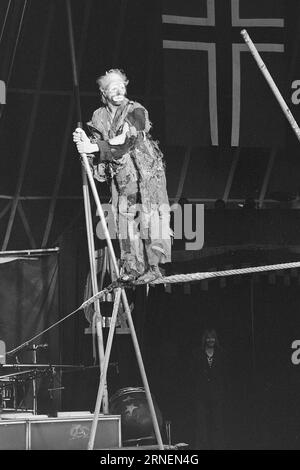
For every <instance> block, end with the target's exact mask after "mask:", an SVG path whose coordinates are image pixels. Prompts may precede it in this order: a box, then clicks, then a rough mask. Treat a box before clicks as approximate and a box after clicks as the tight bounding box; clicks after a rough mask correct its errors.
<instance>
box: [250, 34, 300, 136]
mask: <svg viewBox="0 0 300 470" xmlns="http://www.w3.org/2000/svg"><path fill="white" fill-rule="evenodd" d="M241 35H242V36H243V39H244V41H245V43H246V44H247V46H248V47H249V49H250V52H251V54H252V55H253V57H254V59H255V61H256V63H257V65H258V67H259V69H260V71H261V73H262V74H263V76H264V77H265V79H266V80H267V82H268V85H269V86H270V88H271V90H272V91H273V93H274V95H275V98H276V99H277V101H278V103H279V105H280V107H281V109H282V111H283V112H284V114H285V117H286V118H287V120H288V121H289V123H290V125H291V127H292V129H293V131H294V132H295V134H296V136H297V139H298V140H300V129H299V126H298V124H297V122H296V120H295V118H294V116H293V115H292V113H291V110H290V109H289V107H288V105H287V104H286V102H285V101H284V99H283V97H282V95H281V93H280V91H279V89H278V87H277V85H276V83H275V82H274V80H273V78H272V77H271V74H270V73H269V71H268V69H267V67H266V65H265V63H264V61H263V60H262V58H261V56H260V55H259V53H258V51H257V49H256V47H255V45H254V44H253V42H252V41H251V39H250V36H249V34H248V33H247V31H246V29H243V30H242V31H241Z"/></svg>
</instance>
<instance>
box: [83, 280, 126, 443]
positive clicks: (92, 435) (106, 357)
mask: <svg viewBox="0 0 300 470" xmlns="http://www.w3.org/2000/svg"><path fill="white" fill-rule="evenodd" d="M120 300H121V289H120V288H119V289H117V290H116V296H115V300H114V308H113V312H112V316H111V323H110V328H109V333H108V338H107V343H106V349H105V355H104V361H103V368H102V371H101V375H100V384H99V388H98V394H97V400H96V406H95V411H94V419H93V422H92V426H91V433H90V437H89V442H88V450H93V448H94V442H95V437H96V432H97V424H98V417H99V413H100V407H101V402H102V398H103V393H104V387H105V381H106V375H107V369H108V365H109V358H110V353H111V347H112V342H113V338H114V332H115V327H116V322H117V316H118V311H119V305H120Z"/></svg>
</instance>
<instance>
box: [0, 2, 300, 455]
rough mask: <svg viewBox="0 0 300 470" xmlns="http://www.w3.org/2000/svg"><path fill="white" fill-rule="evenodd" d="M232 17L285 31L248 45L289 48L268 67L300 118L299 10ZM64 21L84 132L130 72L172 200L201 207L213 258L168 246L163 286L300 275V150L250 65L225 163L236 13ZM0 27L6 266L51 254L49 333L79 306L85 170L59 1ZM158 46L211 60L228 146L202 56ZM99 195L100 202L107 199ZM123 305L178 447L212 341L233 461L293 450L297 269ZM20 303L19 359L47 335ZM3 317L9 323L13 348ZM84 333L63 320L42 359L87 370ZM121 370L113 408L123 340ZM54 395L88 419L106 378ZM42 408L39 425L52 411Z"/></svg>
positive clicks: (191, 7) (150, 7) (139, 13)
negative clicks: (208, 332) (254, 271)
mask: <svg viewBox="0 0 300 470" xmlns="http://www.w3.org/2000/svg"><path fill="white" fill-rule="evenodd" d="M239 4H240V16H241V17H244V18H248V17H249V16H252V17H254V18H255V17H261V18H263V17H264V18H269V17H270V18H284V27H283V28H262V27H258V26H253V27H251V28H249V33H250V34H251V37H252V39H253V41H254V42H259V43H272V44H273V43H274V44H283V45H284V53H283V54H280V58H279V57H278V56H277V55H276V54H265V55H263V58H264V60H265V61H266V65H267V66H268V68H269V70H270V73H271V74H272V75H273V78H274V80H275V81H276V83H277V84H278V86H279V87H280V91H281V92H282V95H283V97H284V98H285V100H286V102H287V105H288V106H289V107H290V109H291V111H292V113H293V114H294V116H295V118H296V119H298V120H299V118H300V115H299V110H298V105H297V104H294V103H293V102H292V101H291V93H292V88H291V87H292V82H293V81H294V80H297V79H299V73H298V63H299V48H298V44H299V19H300V10H299V2H298V1H296V0H289V1H288V2H286V1H283V0H282V1H281V0H274V1H272V0H264V1H262V0H259V1H258V0H257V1H251V2H249V1H247V0H246V1H245V0H241V1H240V2H239ZM71 7H72V15H73V24H74V34H75V47H76V55H77V63H78V72H79V85H80V92H81V94H80V97H81V108H82V115H83V121H84V122H86V121H88V120H89V119H90V117H91V114H92V112H93V110H94V109H96V108H97V107H98V106H99V105H100V100H99V95H98V93H97V89H96V85H95V79H96V77H97V76H99V75H100V74H102V73H103V72H104V71H105V70H107V69H110V68H112V67H120V68H123V69H124V70H125V71H126V73H127V75H128V78H129V81H130V83H129V86H128V94H129V96H130V97H131V98H133V99H136V100H137V101H140V102H141V103H142V104H143V105H145V106H146V107H147V109H148V110H149V113H150V119H151V121H152V122H153V131H152V134H153V136H154V137H155V138H156V139H158V140H159V141H160V145H161V148H162V149H163V151H164V155H165V160H166V173H167V182H168V193H169V196H170V200H171V202H174V201H176V200H178V199H179V198H181V201H183V200H185V201H188V202H191V203H193V204H196V203H203V204H204V205H205V243H204V247H203V249H202V250H200V251H199V252H191V251H186V250H185V245H184V240H183V241H181V240H175V242H174V245H173V262H172V263H171V265H169V266H167V267H166V270H167V273H170V274H172V273H175V272H179V273H180V272H198V271H217V270H222V269H231V268H238V267H244V266H257V265H263V264H273V263H282V262H287V261H297V260H298V259H299V242H298V240H299V233H300V226H299V223H300V221H299V214H298V211H297V209H299V207H300V206H299V170H300V159H299V155H298V154H299V149H298V140H297V139H296V137H295V135H294V133H293V132H292V130H291V129H290V127H289V124H288V123H287V121H286V120H285V119H284V118H283V115H282V112H281V110H280V108H279V106H278V104H277V103H276V101H275V99H274V97H273V96H272V94H271V91H270V90H269V88H268V86H267V84H266V83H265V81H264V78H263V77H262V75H261V74H260V73H259V71H258V69H257V66H256V64H255V62H254V60H251V59H252V58H251V56H250V55H247V56H243V58H242V61H241V64H242V68H241V83H242V90H241V121H240V140H239V146H238V147H231V127H232V55H231V50H232V49H231V48H232V43H242V39H241V37H240V34H239V29H240V28H238V27H233V26H232V25H231V2H230V1H229V0H216V1H215V7H216V10H215V11H216V26H215V27H203V28H202V29H201V28H200V29H197V28H196V27H188V26H184V27H183V28H181V27H179V26H178V25H177V26H176V25H175V26H174V25H167V24H163V23H162V14H177V15H183V16H201V17H204V16H206V15H207V2H206V1H202V2H200V1H199V2H190V3H186V5H183V4H182V2H179V3H178V2H176V1H174V2H173V1H172V2H171V3H170V2H163V1H160V0H151V1H143V2H141V1H139V0H130V1H129V0H128V1H126V0H111V1H110V2H104V1H99V0H85V1H83V0H71ZM170 8H172V11H170ZM0 28H1V29H0V31H1V36H0V79H1V80H4V81H5V82H6V85H7V103H6V104H5V105H2V106H1V118H0V151H1V159H0V187H1V190H0V243H1V250H2V251H3V253H4V252H6V251H7V250H27V249H29V248H30V249H35V248H37V249H40V248H43V249H47V248H52V247H56V246H57V247H59V255H58V265H59V275H58V277H57V280H56V289H57V291H56V296H57V297H56V301H57V303H56V304H55V305H56V306H55V308H54V309H53V310H51V309H50V312H51V313H49V315H50V316H47V315H48V310H47V309H45V308H44V309H43V310H42V312H39V311H35V315H36V317H35V316H34V318H39V315H40V314H41V315H42V317H41V318H43V321H44V323H43V324H45V325H48V324H49V323H50V324H51V323H54V322H55V321H56V319H57V318H63V317H64V316H65V315H67V314H68V313H70V312H71V311H72V310H74V309H75V308H77V307H78V305H80V304H81V302H82V300H83V292H84V286H85V282H86V276H87V273H88V257H87V246H86V245H87V243H86V232H85V221H84V210H83V201H82V180H81V168H80V163H79V161H78V159H77V157H76V153H75V150H74V145H73V142H72V139H71V133H72V129H73V128H74V127H75V125H76V122H77V113H76V106H75V100H74V87H73V79H72V66H71V59H70V48H69V38H68V29H67V16H66V6H65V2H64V1H61V0H49V1H47V2H41V1H39V0H28V1H24V0H14V1H12V2H9V1H8V0H7V1H2V2H1V4H0ZM166 39H167V40H183V41H184V40H189V41H202V42H213V43H214V44H216V50H217V77H218V78H217V80H218V87H217V96H218V109H217V113H218V115H217V119H218V124H219V145H218V146H213V145H212V143H211V141H210V138H211V136H210V128H209V117H210V116H209V110H208V108H207V93H208V90H209V87H208V85H209V84H208V83H207V79H208V75H207V60H206V56H201V61H200V60H199V63H198V62H197V61H196V60H194V57H193V56H189V55H187V56H184V57H183V55H182V53H181V54H180V55H179V56H176V55H172V54H169V52H168V51H166V50H164V48H163V40H166ZM198 119H200V121H197V120H198ZM199 122H200V125H199ZM98 189H99V192H100V196H101V200H102V201H107V198H108V195H109V191H108V188H107V187H106V186H105V185H98ZM247 198H251V199H252V202H253V201H254V206H255V208H254V209H252V210H250V211H249V210H247V209H246V208H245V207H243V206H244V202H245V200H246V199H247ZM218 199H223V200H224V202H225V208H224V210H221V211H220V210H217V209H216V208H215V201H216V200H218ZM92 210H93V213H95V208H94V204H93V203H92ZM95 222H97V220H96V218H95ZM24 262H26V261H24ZM17 263H18V261H17ZM43 263H45V261H43ZM2 267H3V279H4V280H5V282H8V281H9V280H10V279H11V286H12V287H13V288H16V292H17V294H16V295H21V290H20V289H18V288H17V287H16V284H15V279H16V276H15V275H14V274H13V273H12V270H13V268H14V265H12V266H10V265H7V266H5V265H3V266H2ZM6 269H8V270H7V271H6ZM1 271H2V268H1ZM21 272H23V273H24V271H22V269H21ZM49 272H50V271H48V274H47V276H48V275H49ZM47 276H46V277H47ZM25 277H26V276H25ZM41 277H42V275H41ZM29 285H30V286H31V284H30V282H29ZM4 286H5V284H3V283H2V289H4V293H5V295H8V291H7V289H6V288H5V287H4ZM45 292H46V291H45ZM45 292H44V293H43V295H46V293H45ZM14 295H15V294H14ZM130 295H132V297H133V299H134V300H135V309H134V312H133V316H134V321H135V325H136V328H137V332H138V336H139V340H140V345H141V348H142V352H143V357H144V360H145V365H146V370H147V373H148V376H149V380H150V385H151V390H152V391H153V393H154V395H155V397H156V400H157V402H158V404H159V406H160V408H161V411H162V413H163V416H164V418H165V419H169V420H171V422H172V434H173V441H174V442H179V441H184V442H187V443H189V442H191V439H192V438H193V429H194V428H193V426H194V424H193V416H194V413H193V404H192V401H191V400H190V394H191V392H192V390H191V377H190V376H189V374H188V372H187V371H188V370H190V369H189V367H190V365H191V364H190V363H191V351H192V349H193V347H194V346H195V345H197V344H198V342H199V339H200V337H201V333H202V331H203V329H204V328H205V327H206V326H208V325H209V326H211V325H212V326H214V327H215V328H216V329H217V331H218V334H219V337H220V342H221V345H222V347H223V348H224V350H225V352H226V355H227V357H228V364H229V369H228V396H227V400H228V401H227V403H228V407H227V416H226V429H227V440H228V446H229V447H230V448H273V449H275V448H283V449H296V448H299V413H298V411H297V410H298V409H299V408H300V407H299V405H300V403H299V367H300V366H296V365H293V364H292V362H291V354H292V349H291V344H292V342H293V341H294V340H295V339H298V338H299V320H298V310H299V303H300V298H299V272H298V270H297V269H294V270H284V271H283V270H281V271H280V270H278V271H274V272H269V273H267V274H262V275H256V276H254V275H253V276H233V277H230V278H225V277H221V278H218V279H216V280H210V281H201V282H198V283H194V284H186V285H185V286H183V285H180V286H172V287H171V289H170V288H168V289H165V288H164V287H155V288H153V287H151V288H150V291H149V294H148V297H146V290H145V288H138V289H136V291H134V292H131V294H130ZM29 297H30V299H32V297H31V295H30V294H29ZM11 298H12V297H9V296H8V303H9V306H10V308H11V309H12V310H13V313H12V315H13V317H12V318H14V316H16V318H18V320H19V323H20V325H21V327H22V331H23V332H24V334H23V335H21V336H20V333H19V330H18V329H15V330H13V329H12V330H11V331H12V332H13V331H14V332H15V337H14V338H13V337H10V339H9V344H11V346H9V347H14V346H18V344H20V342H22V341H23V340H26V339H28V337H31V336H33V335H34V334H36V333H37V330H38V328H37V326H38V323H36V324H35V323H34V322H32V323H31V329H30V331H29V330H25V329H24V325H25V323H26V320H25V319H24V315H25V317H26V315H27V313H26V312H28V311H29V310H30V311H31V304H30V302H29V303H27V304H26V305H25V306H24V305H23V307H22V312H21V313H20V309H19V307H18V306H16V305H15V304H14V303H13V302H10V299H11ZM58 299H59V307H58ZM5 305H6V304H5V303H3V302H2V303H1V310H0V325H2V326H1V335H2V336H3V337H4V336H5V335H6V331H7V330H6V329H4V326H5V328H6V327H7V324H8V323H7V320H6V318H7V315H8V310H7V309H6V307H5ZM23 323H24V325H23ZM26 324H27V323H26ZM40 326H42V325H40ZM88 326H89V325H88V322H87V321H86V319H85V317H84V314H83V313H82V312H80V313H79V314H78V315H76V316H74V317H72V318H70V319H68V320H66V321H65V322H64V323H63V326H61V327H60V328H59V329H57V331H56V338H55V341H58V344H59V347H58V349H53V348H52V350H51V351H50V352H49V353H50V355H51V354H52V353H53V354H54V355H55V360H56V359H58V358H59V359H60V360H61V361H62V363H64V364H84V365H86V366H92V365H93V364H94V362H93V355H92V339H91V335H87V334H84V330H85V328H87V327H88ZM105 334H106V333H105ZM6 340H7V339H6ZM46 359H47V358H46V357H45V360H46ZM49 360H50V359H49ZM51 360H53V359H51ZM111 362H112V364H111V366H110V368H109V376H108V379H109V391H110V394H111V395H112V394H113V393H115V391H117V390H118V389H119V388H122V387H128V386H131V387H136V386H140V385H141V382H140V377H139V373H138V370H137V366H136V360H135V356H134V353H133V350H132V345H131V339H130V337H129V335H116V337H115V340H114V348H113V352H112V359H111ZM116 363H117V366H116ZM61 381H62V382H61V383H62V384H63V386H64V387H65V389H64V390H63V392H62V396H61V405H60V406H61V408H62V409H63V410H87V409H93V406H94V401H95V397H96V391H97V385H98V374H97V370H95V369H86V371H84V372H76V373H75V372H70V373H65V374H64V375H63V377H62V378H61ZM40 403H41V405H42V407H43V410H45V409H47V406H48V404H47V400H46V399H45V401H40ZM43 410H42V409H41V411H43Z"/></svg>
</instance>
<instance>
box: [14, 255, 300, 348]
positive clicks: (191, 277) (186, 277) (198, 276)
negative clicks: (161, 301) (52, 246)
mask: <svg viewBox="0 0 300 470" xmlns="http://www.w3.org/2000/svg"><path fill="white" fill-rule="evenodd" d="M295 268H300V261H296V262H291V263H280V264H269V265H265V266H254V267H250V268H239V269H228V270H224V271H211V272H202V273H189V274H173V275H172V276H166V277H161V278H158V279H155V280H154V281H150V282H148V283H145V282H140V283H139V282H138V280H137V281H135V282H134V283H126V282H122V281H118V280H117V281H114V282H112V283H111V284H110V285H109V286H107V287H105V288H104V289H103V290H101V291H100V292H97V294H95V295H93V296H92V297H90V298H89V299H88V300H86V301H85V302H83V304H81V305H80V307H78V308H77V309H76V310H74V311H73V312H71V313H69V314H68V315H66V316H65V317H64V318H61V319H60V320H59V321H57V322H56V323H54V324H53V325H51V326H49V327H48V328H46V329H45V330H43V331H41V332H40V333H38V334H37V335H35V336H34V337H33V338H31V339H29V340H28V341H26V342H25V343H23V344H21V345H20V346H18V347H17V348H15V349H12V350H11V351H8V352H7V353H6V354H7V355H9V354H13V353H14V352H16V351H18V350H19V349H22V348H23V347H25V346H28V345H29V343H31V342H32V341H34V340H35V339H37V338H38V337H39V336H41V335H43V334H44V333H46V332H47V331H49V330H51V329H52V328H54V327H55V326H57V325H59V324H60V323H62V322H63V321H65V320H66V319H67V318H69V317H70V316H72V315H74V314H75V313H77V312H78V311H79V310H82V309H84V308H86V307H87V306H88V305H90V304H92V303H94V302H95V300H97V299H100V298H101V297H103V296H104V295H105V294H107V293H109V292H112V291H113V290H114V289H116V288H119V287H121V288H132V287H134V286H138V285H145V284H150V285H157V284H177V283H183V282H194V281H202V280H204V279H211V278H215V277H224V276H236V275H240V274H253V273H262V272H266V271H277V270H280V269H295Z"/></svg>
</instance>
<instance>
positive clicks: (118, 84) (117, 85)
mask: <svg viewBox="0 0 300 470" xmlns="http://www.w3.org/2000/svg"><path fill="white" fill-rule="evenodd" d="M125 96H126V86H125V85H124V82H123V81H122V80H115V81H112V82H111V83H110V84H109V85H108V87H107V88H106V90H105V97H106V99H107V101H108V102H109V103H111V104H112V105H114V106H119V105H120V104H121V103H122V102H123V100H124V98H125Z"/></svg>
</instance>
